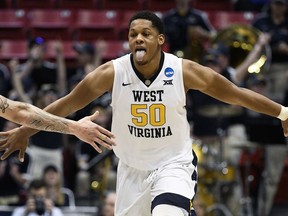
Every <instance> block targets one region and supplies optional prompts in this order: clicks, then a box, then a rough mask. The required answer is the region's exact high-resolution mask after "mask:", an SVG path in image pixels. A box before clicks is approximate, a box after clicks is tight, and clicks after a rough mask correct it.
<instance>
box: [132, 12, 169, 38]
mask: <svg viewBox="0 0 288 216" xmlns="http://www.w3.org/2000/svg"><path fill="white" fill-rule="evenodd" d="M137 19H145V20H149V21H151V23H152V26H153V27H155V28H156V29H157V30H158V32H159V34H164V24H163V22H162V20H161V18H160V17H159V16H157V15H156V14H155V13H153V12H150V11H139V12H137V13H135V14H134V15H133V16H132V17H131V19H130V21H129V28H130V25H131V23H132V22H133V21H134V20H137Z"/></svg>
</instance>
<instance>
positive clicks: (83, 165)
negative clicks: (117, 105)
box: [76, 101, 117, 198]
mask: <svg viewBox="0 0 288 216" xmlns="http://www.w3.org/2000/svg"><path fill="white" fill-rule="evenodd" d="M94 110H98V111H99V116H98V118H97V120H96V121H95V123H97V124H98V125H100V126H102V127H104V128H106V129H108V130H110V128H111V116H112V110H111V108H110V106H108V104H107V103H104V102H103V103H101V101H100V102H99V103H98V104H95V105H94V108H93V110H92V112H93V111H94ZM103 151H104V153H102V154H101V155H99V153H98V152H96V151H93V149H91V148H90V147H87V146H86V145H84V143H83V142H82V141H79V142H78V143H77V150H76V157H77V162H78V167H79V171H78V173H77V187H76V193H77V195H78V196H84V197H85V196H87V195H89V193H90V192H91V189H93V190H94V192H95V193H97V194H98V195H99V197H100V198H103V195H104V191H106V190H115V189H116V169H114V168H115V163H114V162H115V161H114V158H115V155H114V154H113V152H111V151H105V149H103ZM98 158H99V160H98ZM94 162H95V163H94ZM116 166H117V165H116ZM93 181H94V182H98V184H97V187H95V188H91V187H90V186H91V182H93Z"/></svg>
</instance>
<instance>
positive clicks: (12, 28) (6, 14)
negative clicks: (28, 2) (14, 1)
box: [0, 9, 27, 39]
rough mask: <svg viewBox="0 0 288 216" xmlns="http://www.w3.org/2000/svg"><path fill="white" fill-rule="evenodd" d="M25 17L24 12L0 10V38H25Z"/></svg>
mask: <svg viewBox="0 0 288 216" xmlns="http://www.w3.org/2000/svg"><path fill="white" fill-rule="evenodd" d="M26 33H27V17H26V11H25V10H14V9H2V10H0V38H2V39H16V38H18V39H19V38H25V37H26V36H27V35H26Z"/></svg>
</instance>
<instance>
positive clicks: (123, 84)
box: [122, 82, 132, 86]
mask: <svg viewBox="0 0 288 216" xmlns="http://www.w3.org/2000/svg"><path fill="white" fill-rule="evenodd" d="M131 84H132V83H124V82H123V83H122V86H128V85H131Z"/></svg>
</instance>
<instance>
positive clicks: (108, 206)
mask: <svg viewBox="0 0 288 216" xmlns="http://www.w3.org/2000/svg"><path fill="white" fill-rule="evenodd" d="M115 201H116V192H115V191H108V192H107V193H106V195H105V199H104V202H103V206H102V208H101V213H100V215H99V216H114V208H115Z"/></svg>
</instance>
